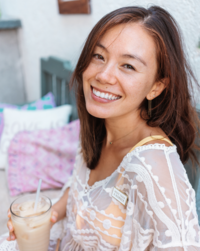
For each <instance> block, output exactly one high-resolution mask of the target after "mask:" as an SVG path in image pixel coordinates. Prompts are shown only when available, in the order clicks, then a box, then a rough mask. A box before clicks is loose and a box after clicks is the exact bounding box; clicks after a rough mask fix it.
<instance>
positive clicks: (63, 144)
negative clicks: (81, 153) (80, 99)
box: [8, 120, 80, 196]
mask: <svg viewBox="0 0 200 251" xmlns="http://www.w3.org/2000/svg"><path fill="white" fill-rule="evenodd" d="M79 130H80V124H79V120H76V121H73V122H71V123H69V124H67V125H66V126H64V127H62V128H58V129H51V130H40V131H34V132H21V133H19V134H17V135H16V136H15V138H14V139H13V140H12V142H11V144H10V147H9V150H8V163H9V168H8V186H9V189H10V195H11V196H15V195H18V194H20V193H25V192H33V191H36V189H37V185H38V181H39V179H40V178H41V179H42V180H43V182H42V189H43V190H44V189H50V188H61V187H62V186H63V185H64V184H65V183H66V182H67V181H68V179H69V177H70V176H71V174H72V170H73V166H74V162H75V156H76V150H77V147H78V141H79Z"/></svg>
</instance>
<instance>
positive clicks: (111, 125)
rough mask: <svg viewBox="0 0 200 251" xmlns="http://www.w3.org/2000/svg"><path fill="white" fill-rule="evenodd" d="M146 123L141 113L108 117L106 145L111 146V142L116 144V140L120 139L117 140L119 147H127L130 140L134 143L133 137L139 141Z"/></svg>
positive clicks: (106, 121) (106, 122)
mask: <svg viewBox="0 0 200 251" xmlns="http://www.w3.org/2000/svg"><path fill="white" fill-rule="evenodd" d="M145 125H146V122H145V121H144V120H143V119H141V117H140V114H139V113H138V114H137V115H135V116H134V115H133V114H131V116H129V117H119V118H109V119H106V120H105V127H106V133H107V137H106V142H105V143H106V147H108V146H110V142H113V144H115V140H118V141H117V142H116V145H117V146H118V147H126V145H127V144H128V143H129V141H130V143H134V142H133V139H135V140H134V141H136V142H137V140H138V139H139V138H140V133H141V131H142V129H143V128H144V126H145ZM126 136H127V137H126ZM120 138H121V140H120Z"/></svg>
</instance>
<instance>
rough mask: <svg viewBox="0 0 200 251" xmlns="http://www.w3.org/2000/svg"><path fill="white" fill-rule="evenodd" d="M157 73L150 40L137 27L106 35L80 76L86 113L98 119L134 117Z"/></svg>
mask: <svg viewBox="0 0 200 251" xmlns="http://www.w3.org/2000/svg"><path fill="white" fill-rule="evenodd" d="M156 72H157V61H156V47H155V43H154V41H153V38H152V37H151V36H150V35H149V34H148V33H147V32H146V31H145V30H144V29H143V28H142V26H141V25H140V24H138V23H130V24H121V25H117V26H115V27H113V28H112V29H110V30H109V31H107V32H106V33H105V35H104V36H103V37H102V38H101V39H100V40H99V42H98V44H97V46H96V47H95V50H94V53H93V58H92V60H91V62H90V64H89V66H88V67H87V69H86V70H85V71H84V72H83V90H84V95H85V101H86V108H87V111H88V112H89V113H90V114H91V115H93V116H94V117H98V118H105V119H108V118H117V117H124V116H133V113H136V112H137V113H138V112H139V111H138V107H139V106H140V104H141V102H142V101H143V100H144V99H145V97H146V96H147V94H148V93H149V92H150V91H151V88H152V86H153V85H154V82H155V76H156Z"/></svg>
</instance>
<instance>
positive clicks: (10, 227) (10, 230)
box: [7, 220, 14, 232]
mask: <svg viewBox="0 0 200 251" xmlns="http://www.w3.org/2000/svg"><path fill="white" fill-rule="evenodd" d="M7 227H8V229H9V232H13V231H14V228H13V225H12V222H11V220H9V221H8V222H7Z"/></svg>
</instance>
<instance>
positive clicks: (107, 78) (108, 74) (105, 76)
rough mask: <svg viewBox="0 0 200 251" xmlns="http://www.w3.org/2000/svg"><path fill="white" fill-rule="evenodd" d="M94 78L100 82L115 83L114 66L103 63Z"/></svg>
mask: <svg viewBox="0 0 200 251" xmlns="http://www.w3.org/2000/svg"><path fill="white" fill-rule="evenodd" d="M96 80H97V81H99V82H100V83H101V84H111V85H114V84H116V83H117V77H116V74H115V69H114V66H111V65H106V66H105V65H104V67H103V68H102V69H101V70H100V71H99V72H98V73H97V74H96Z"/></svg>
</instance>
